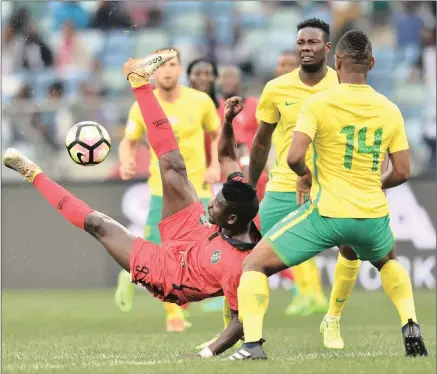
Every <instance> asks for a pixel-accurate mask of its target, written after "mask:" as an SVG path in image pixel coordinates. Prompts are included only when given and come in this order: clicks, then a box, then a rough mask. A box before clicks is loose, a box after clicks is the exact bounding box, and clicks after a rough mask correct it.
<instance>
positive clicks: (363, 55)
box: [336, 30, 372, 65]
mask: <svg viewBox="0 0 437 374" xmlns="http://www.w3.org/2000/svg"><path fill="white" fill-rule="evenodd" d="M336 50H337V53H341V54H343V55H344V57H346V58H349V59H351V60H352V61H353V62H354V63H355V64H360V65H365V64H366V65H367V64H369V62H370V59H371V57H372V43H371V42H370V39H369V38H368V37H367V35H366V34H365V33H364V32H362V31H360V30H350V31H348V32H347V33H346V34H344V35H343V36H342V37H341V38H340V40H339V41H338V43H337V48H336Z"/></svg>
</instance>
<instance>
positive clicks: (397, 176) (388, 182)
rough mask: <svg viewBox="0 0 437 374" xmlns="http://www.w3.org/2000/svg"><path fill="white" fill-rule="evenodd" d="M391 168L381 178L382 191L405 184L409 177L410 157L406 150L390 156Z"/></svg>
mask: <svg viewBox="0 0 437 374" xmlns="http://www.w3.org/2000/svg"><path fill="white" fill-rule="evenodd" d="M390 161H391V165H392V167H391V168H388V170H387V171H386V172H385V173H383V175H382V176H381V180H382V189H383V190H385V189H387V188H393V187H397V186H400V185H401V184H403V183H405V182H406V181H407V180H408V178H409V177H410V155H409V152H408V150H404V151H399V152H395V153H392V154H390Z"/></svg>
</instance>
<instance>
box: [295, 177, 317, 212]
mask: <svg viewBox="0 0 437 374" xmlns="http://www.w3.org/2000/svg"><path fill="white" fill-rule="evenodd" d="M312 184H313V175H312V173H311V171H310V170H309V169H308V170H307V172H306V173H305V174H304V175H303V176H301V177H297V180H296V199H297V203H298V204H299V205H304V204H305V202H306V200H309V201H311V195H310V191H311V186H312Z"/></svg>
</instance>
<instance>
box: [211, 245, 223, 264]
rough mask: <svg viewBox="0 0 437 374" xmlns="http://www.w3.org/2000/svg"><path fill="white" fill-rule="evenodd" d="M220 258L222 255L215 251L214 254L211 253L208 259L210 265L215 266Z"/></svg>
mask: <svg viewBox="0 0 437 374" xmlns="http://www.w3.org/2000/svg"><path fill="white" fill-rule="evenodd" d="M221 257H222V253H221V252H220V251H219V250H218V249H216V250H215V251H214V252H212V255H211V258H210V260H209V261H210V262H211V264H216V263H217V262H219V261H220V258H221Z"/></svg>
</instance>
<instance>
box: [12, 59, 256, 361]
mask: <svg viewBox="0 0 437 374" xmlns="http://www.w3.org/2000/svg"><path fill="white" fill-rule="evenodd" d="M176 55H177V53H176V52H175V51H173V50H161V51H158V52H157V53H155V54H153V55H151V56H149V57H147V58H143V59H136V60H129V62H127V63H126V64H125V66H124V70H125V75H126V77H127V79H128V80H129V82H130V84H131V86H132V89H133V92H134V94H135V96H136V98H137V101H138V104H139V107H140V109H141V113H142V116H143V117H144V121H145V123H146V125H147V137H148V141H149V143H150V145H151V146H152V147H153V150H154V151H155V153H156V155H157V157H158V159H159V168H160V173H161V179H162V187H163V207H162V219H161V222H160V223H159V230H160V234H161V239H162V243H161V244H160V245H157V244H154V243H152V242H150V241H147V240H144V239H142V238H138V237H135V236H134V235H132V234H131V233H130V232H129V231H128V230H127V229H125V228H124V227H123V226H122V225H120V224H119V223H117V222H116V221H114V220H113V219H111V218H110V217H108V216H106V215H104V214H103V213H100V212H97V211H94V210H93V209H92V208H90V207H89V206H88V205H87V204H86V203H85V202H83V201H81V200H79V199H78V198H77V197H75V196H73V195H72V194H71V193H69V192H68V191H66V190H65V189H64V188H62V187H61V186H60V185H58V184H57V183H55V182H54V181H52V180H51V179H50V178H49V177H48V176H47V175H45V174H44V173H43V172H42V170H41V169H40V168H39V167H38V166H37V165H36V164H35V163H33V162H32V161H30V160H29V159H27V158H26V157H25V156H23V155H22V154H21V153H20V152H19V151H17V150H15V149H8V150H7V151H6V152H5V154H4V156H3V163H4V164H5V165H6V166H7V167H9V168H11V169H13V170H15V171H17V172H18V173H20V174H21V175H22V176H23V177H25V178H26V179H27V181H28V182H30V183H32V184H33V185H34V186H35V188H36V189H37V190H38V191H39V192H41V194H42V195H43V196H44V197H45V198H46V199H47V201H48V202H49V203H50V204H51V205H52V206H54V207H55V208H56V209H57V210H58V212H59V213H60V214H61V215H62V216H64V218H66V219H67V220H68V221H69V222H71V223H72V224H73V225H75V226H77V227H79V228H81V229H83V230H85V231H87V232H88V233H89V234H91V235H92V236H94V237H95V238H96V239H97V240H98V241H99V242H100V243H101V244H102V245H103V246H104V247H105V248H106V250H107V251H108V252H109V254H110V255H111V256H112V257H113V258H114V259H115V260H116V261H117V262H118V263H119V264H120V265H121V266H122V267H123V268H124V269H125V270H126V271H128V272H130V273H131V275H132V281H133V282H134V283H136V284H138V283H139V284H141V285H143V286H144V287H146V288H147V289H148V290H149V291H150V292H151V293H152V294H153V295H154V296H155V297H157V298H159V299H160V300H162V301H166V302H172V303H176V304H178V305H183V304H185V303H188V302H193V301H201V300H204V299H207V298H211V297H216V296H225V297H226V300H227V302H228V304H229V308H230V314H231V319H230V321H229V325H228V326H227V327H226V328H225V330H223V332H222V334H221V335H220V336H219V338H218V339H217V340H216V341H215V342H213V343H212V344H211V345H210V346H209V347H207V348H205V349H204V350H203V351H202V352H201V353H200V354H201V356H203V357H209V356H213V355H217V354H220V353H222V352H223V351H225V350H226V349H228V348H230V347H232V346H233V345H234V344H235V343H236V342H237V341H238V340H239V339H241V338H242V337H243V328H242V325H241V323H240V322H239V320H238V313H237V310H238V303H237V288H238V284H239V281H240V276H241V272H242V263H243V260H244V259H245V258H246V257H247V255H248V254H249V253H250V250H251V249H252V248H253V247H254V246H255V244H254V243H256V242H257V241H258V240H260V238H261V235H260V233H259V226H258V227H257V226H256V225H258V223H256V224H255V222H257V217H256V216H257V213H258V198H257V196H256V190H255V189H254V188H253V187H252V186H250V185H249V184H248V183H247V182H246V181H245V179H244V178H243V174H242V173H241V170H240V167H239V165H238V158H237V147H236V142H235V137H234V132H233V129H232V120H233V118H234V117H235V116H236V115H237V114H238V113H240V112H241V110H242V109H243V102H242V99H241V98H231V99H229V100H228V101H227V102H226V104H225V114H224V121H223V122H224V123H223V131H222V134H221V136H220V140H219V163H220V167H221V171H222V173H223V174H225V175H227V176H228V179H227V182H226V183H225V184H224V185H223V188H222V191H221V192H220V193H219V194H218V196H217V197H216V198H215V199H214V200H212V201H211V202H210V203H209V205H208V211H209V221H210V223H208V222H207V220H206V217H205V216H206V214H205V209H204V207H203V205H202V202H201V201H200V200H199V198H198V196H197V194H196V191H195V190H194V187H193V186H192V185H191V183H190V182H189V180H188V177H187V170H186V167H185V162H184V159H183V157H182V155H181V153H180V151H179V147H178V143H177V141H176V138H175V135H174V133H173V130H172V127H171V125H170V123H169V121H168V119H167V117H166V116H165V114H164V112H163V110H162V109H161V106H160V105H159V103H158V101H157V99H156V96H155V95H154V94H153V91H152V88H151V87H150V85H149V78H150V76H151V75H152V74H153V72H154V71H155V70H156V69H158V68H159V66H160V65H162V64H164V63H165V62H166V61H168V60H170V59H172V58H174V57H176ZM194 104H195V103H193V105H194Z"/></svg>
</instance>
